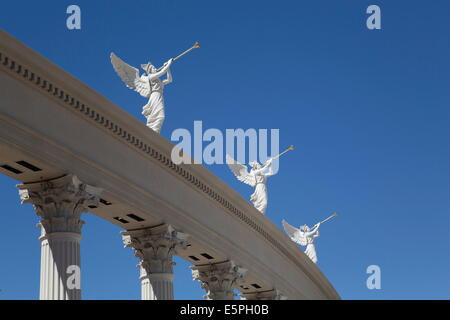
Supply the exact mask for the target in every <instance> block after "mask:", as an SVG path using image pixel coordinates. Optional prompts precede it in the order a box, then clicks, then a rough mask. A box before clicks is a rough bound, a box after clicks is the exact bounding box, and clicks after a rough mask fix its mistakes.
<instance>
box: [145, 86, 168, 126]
mask: <svg viewBox="0 0 450 320" xmlns="http://www.w3.org/2000/svg"><path fill="white" fill-rule="evenodd" d="M150 86H151V90H152V93H151V94H150V99H149V100H148V103H147V104H146V105H145V106H144V107H143V108H142V114H143V115H144V116H145V117H146V118H147V127H149V128H151V129H152V130H154V131H156V132H157V133H159V132H160V131H161V127H162V125H163V122H164V117H165V115H164V97H163V89H164V84H163V82H162V81H161V80H160V79H159V78H156V79H153V80H151V81H150Z"/></svg>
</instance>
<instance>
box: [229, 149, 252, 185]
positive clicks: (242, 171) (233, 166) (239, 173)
mask: <svg viewBox="0 0 450 320" xmlns="http://www.w3.org/2000/svg"><path fill="white" fill-rule="evenodd" d="M227 165H228V167H229V168H230V170H231V172H233V174H234V175H235V176H236V178H238V180H239V181H242V182H244V183H246V184H248V185H250V186H252V187H254V186H256V178H255V176H253V175H252V174H250V173H249V172H248V171H247V167H246V166H244V165H242V164H240V163H239V162H237V161H236V160H234V159H233V158H231V157H230V156H229V155H228V154H227Z"/></svg>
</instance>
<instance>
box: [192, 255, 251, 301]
mask: <svg viewBox="0 0 450 320" xmlns="http://www.w3.org/2000/svg"><path fill="white" fill-rule="evenodd" d="M191 269H192V277H193V279H194V280H198V281H200V282H201V283H202V288H203V289H205V290H206V291H207V294H206V296H205V298H207V299H208V300H232V299H233V297H234V296H235V294H234V293H233V287H234V286H235V285H237V284H238V283H239V282H241V281H242V280H243V278H244V276H245V274H246V272H247V270H246V269H244V268H241V267H239V266H237V265H236V264H235V263H234V262H233V261H225V262H221V263H215V264H209V265H202V266H194V267H191Z"/></svg>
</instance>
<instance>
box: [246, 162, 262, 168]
mask: <svg viewBox="0 0 450 320" xmlns="http://www.w3.org/2000/svg"><path fill="white" fill-rule="evenodd" d="M249 165H250V167H252V169H254V170H257V169H259V168H261V165H260V164H259V163H258V161H252V162H250V163H249Z"/></svg>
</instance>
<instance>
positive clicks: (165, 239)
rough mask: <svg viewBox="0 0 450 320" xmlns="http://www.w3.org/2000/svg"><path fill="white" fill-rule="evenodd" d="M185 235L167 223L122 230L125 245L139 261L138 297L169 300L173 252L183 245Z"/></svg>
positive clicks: (172, 276) (170, 298)
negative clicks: (139, 292)
mask: <svg viewBox="0 0 450 320" xmlns="http://www.w3.org/2000/svg"><path fill="white" fill-rule="evenodd" d="M187 238H188V235H187V234H185V233H181V232H177V231H175V230H174V229H173V228H172V226H170V225H160V226H157V227H151V228H145V229H138V230H128V231H124V232H122V240H123V242H124V244H125V247H132V248H133V250H134V252H135V255H136V257H138V258H139V259H140V260H141V261H140V263H139V265H138V267H139V268H140V273H141V275H140V280H141V299H142V300H173V278H174V275H173V265H174V264H175V263H174V262H173V261H172V257H173V255H175V254H176V253H177V250H179V249H181V248H186V246H187Z"/></svg>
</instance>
